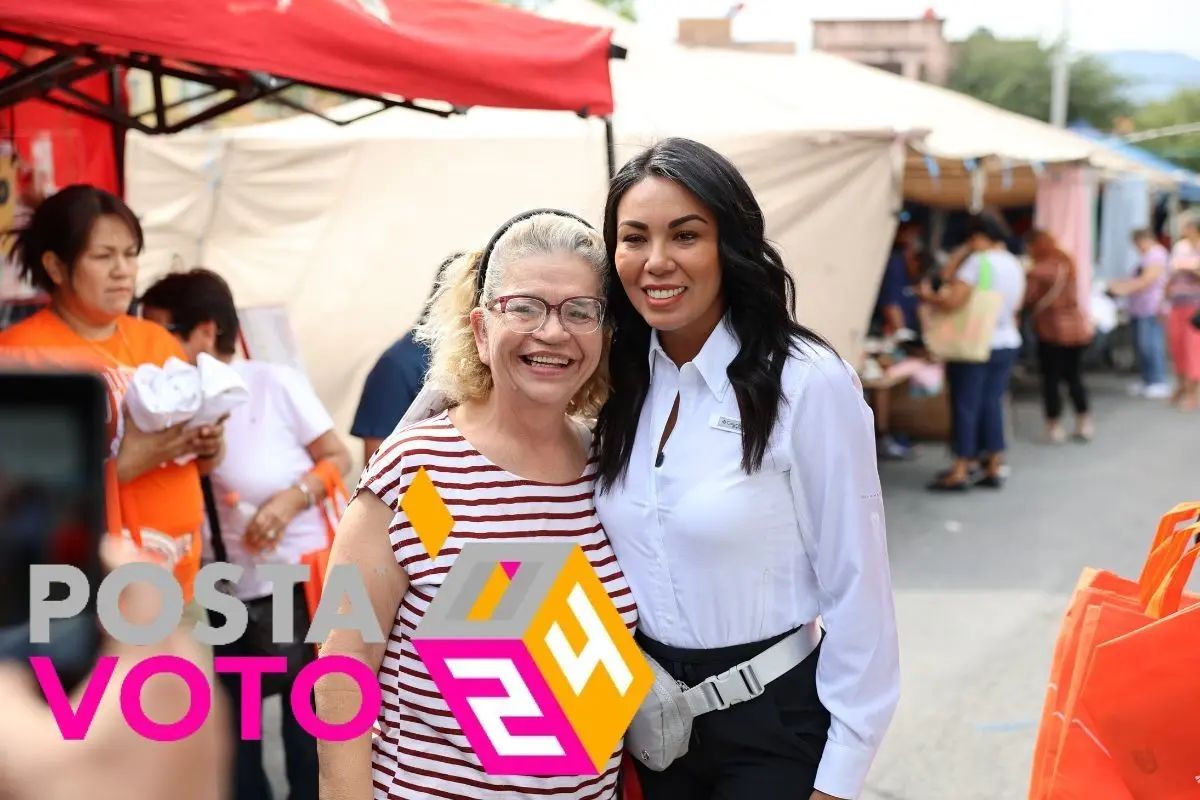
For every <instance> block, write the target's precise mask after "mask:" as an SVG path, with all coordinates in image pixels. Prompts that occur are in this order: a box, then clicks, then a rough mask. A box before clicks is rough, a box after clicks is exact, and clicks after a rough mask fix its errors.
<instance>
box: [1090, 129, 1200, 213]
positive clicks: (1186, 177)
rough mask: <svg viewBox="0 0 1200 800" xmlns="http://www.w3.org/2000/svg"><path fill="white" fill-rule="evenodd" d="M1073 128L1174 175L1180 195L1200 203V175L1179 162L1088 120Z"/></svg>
mask: <svg viewBox="0 0 1200 800" xmlns="http://www.w3.org/2000/svg"><path fill="white" fill-rule="evenodd" d="M1071 130H1072V131H1073V132H1074V133H1076V134H1078V135H1080V136H1083V137H1085V138H1087V139H1090V140H1091V141H1093V142H1097V143H1099V144H1101V145H1103V146H1104V147H1106V148H1108V149H1110V150H1112V151H1114V152H1116V153H1119V154H1120V155H1122V156H1124V157H1125V158H1128V159H1130V160H1131V161H1136V162H1138V163H1139V164H1142V165H1143V166H1145V167H1146V168H1147V169H1152V170H1156V171H1158V172H1161V173H1165V174H1167V175H1170V176H1172V177H1173V178H1174V179H1175V180H1176V182H1177V183H1178V185H1179V196H1180V199H1182V200H1183V201H1184V202H1187V203H1200V175H1197V174H1196V173H1194V172H1192V171H1190V170H1188V169H1185V168H1184V167H1181V166H1179V165H1178V164H1176V163H1174V162H1172V161H1168V160H1167V159H1165V158H1163V157H1162V156H1159V155H1156V154H1154V153H1152V152H1150V151H1149V150H1145V149H1143V148H1141V147H1138V146H1137V145H1134V144H1130V143H1129V142H1126V141H1124V140H1122V139H1119V138H1117V137H1116V136H1113V135H1111V134H1107V133H1103V132H1101V131H1098V130H1096V129H1095V128H1093V127H1092V126H1091V125H1088V124H1087V123H1086V122H1077V123H1074V124H1072V125H1071Z"/></svg>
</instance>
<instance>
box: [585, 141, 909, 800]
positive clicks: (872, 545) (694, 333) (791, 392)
mask: <svg viewBox="0 0 1200 800" xmlns="http://www.w3.org/2000/svg"><path fill="white" fill-rule="evenodd" d="M764 229H765V222H764V220H763V213H762V210H761V208H760V207H759V205H758V202H757V200H756V199H755V197H754V194H753V192H752V191H751V189H750V187H749V186H748V185H747V183H746V181H745V179H744V177H743V176H742V175H741V173H739V172H738V170H737V168H736V167H735V166H734V165H733V164H731V163H730V162H729V161H728V160H727V159H726V158H725V157H724V156H722V155H720V154H719V153H717V152H715V151H713V150H712V149H710V148H708V147H706V146H705V145H702V144H700V143H698V142H694V141H691V140H687V139H667V140H665V141H663V142H661V143H660V144H657V145H655V146H653V147H651V148H650V149H649V150H647V151H645V152H643V153H642V154H641V155H639V156H637V157H635V158H634V159H632V160H631V161H629V162H628V163H627V164H626V165H625V166H624V167H623V168H622V169H621V171H620V172H619V173H618V174H617V176H616V177H615V178H614V179H613V181H612V182H611V184H610V188H609V194H608V202H607V205H606V208H605V222H604V239H605V244H606V246H607V248H608V256H609V261H610V266H609V270H610V288H609V292H608V305H609V308H610V309H611V312H612V315H613V324H614V327H615V333H614V338H613V344H612V358H611V360H610V370H611V372H612V391H611V395H610V397H609V399H608V401H607V402H606V403H605V405H604V407H603V409H602V410H601V411H600V414H599V416H598V419H597V422H596V428H595V433H596V436H597V437H598V439H599V444H600V447H599V466H598V476H599V477H598V485H597V494H596V508H597V512H598V514H599V516H600V521H601V522H602V523H603V525H604V529H605V530H606V531H607V533H608V536H609V539H610V540H611V542H612V546H613V551H614V552H615V553H616V556H617V562H618V563H619V564H620V566H621V569H622V570H624V572H625V574H626V576H627V577H628V580H629V585H630V587H631V589H632V591H633V599H634V600H635V601H636V603H637V607H638V614H639V618H640V624H639V626H638V630H637V633H636V639H637V641H638V643H639V645H640V646H641V648H642V650H643V652H644V653H645V654H646V655H647V656H648V658H649V659H650V660H651V662H652V663H651V666H652V667H653V668H655V671H656V674H657V680H656V682H655V685H654V687H653V690H652V692H651V694H650V696H649V698H648V699H647V701H646V702H645V703H644V704H643V706H642V708H641V709H640V710H639V712H638V714H637V717H636V718H635V720H634V723H633V725H632V726H631V727H630V729H629V732H628V733H627V735H626V740H627V745H626V746H627V751H628V753H629V754H630V756H631V758H632V760H633V761H634V763H635V764H636V769H637V772H638V778H639V782H640V786H641V791H642V793H643V795H644V797H645V800H715V798H734V799H736V800H742V798H745V799H746V800H751V799H753V800H785V798H786V800H810V798H813V799H814V800H828V798H845V800H855V798H858V797H860V796H861V794H862V791H863V785H864V783H865V781H866V777H867V772H868V771H869V770H870V767H871V763H872V760H873V759H874V756H875V753H876V750H877V748H878V747H879V745H880V742H881V741H882V739H883V736H884V732H885V731H886V730H887V727H888V725H889V724H890V722H891V718H892V714H893V712H894V709H895V707H896V704H897V702H898V699H899V677H900V676H899V649H898V642H897V633H896V619H895V610H894V605H893V598H892V587H891V577H890V569H889V565H888V555H887V543H886V534H885V530H884V511H883V500H882V496H881V491H880V484H879V474H878V471H877V468H876V462H875V432H874V424H873V421H872V419H871V411H870V409H869V407H868V406H867V405H866V402H865V401H864V398H863V388H862V384H861V383H860V382H859V380H858V377H857V375H856V374H855V372H854V369H853V368H852V367H851V366H850V365H849V364H847V363H846V362H845V361H844V360H843V359H841V358H840V357H839V356H838V355H837V353H835V352H834V350H833V349H832V347H831V346H830V345H828V344H827V343H826V342H825V341H824V340H823V339H822V338H821V337H820V336H818V335H817V334H816V333H814V332H812V331H810V330H808V329H807V328H805V327H803V326H802V325H800V324H799V323H798V322H797V321H796V320H795V317H794V308H795V307H794V299H795V286H794V283H793V280H792V278H791V275H790V273H789V272H788V270H787V267H786V266H785V265H784V263H783V259H782V257H781V256H780V254H779V252H778V251H777V250H776V249H775V248H774V247H773V246H772V245H771V244H770V243H769V242H768V241H767V240H766V238H765V230H764ZM818 618H820V622H818Z"/></svg>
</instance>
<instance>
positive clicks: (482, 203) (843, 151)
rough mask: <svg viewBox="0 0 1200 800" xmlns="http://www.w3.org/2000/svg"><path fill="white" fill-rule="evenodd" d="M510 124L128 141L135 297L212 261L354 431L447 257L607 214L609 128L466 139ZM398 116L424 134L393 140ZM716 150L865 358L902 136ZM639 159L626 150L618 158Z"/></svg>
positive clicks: (415, 118) (767, 138) (801, 300)
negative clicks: (530, 222) (522, 232)
mask: <svg viewBox="0 0 1200 800" xmlns="http://www.w3.org/2000/svg"><path fill="white" fill-rule="evenodd" d="M512 114H518V115H521V114H525V115H530V116H532V117H539V116H542V115H541V114H540V113H539V112H500V111H494V110H489V109H475V110H473V111H471V112H470V113H469V114H467V115H466V117H465V118H452V119H448V120H440V122H442V123H444V125H443V127H442V131H445V132H446V133H445V135H443V136H437V135H434V133H435V132H438V131H437V129H436V126H435V127H432V128H431V127H429V122H427V121H426V119H425V118H426V117H427V116H428V115H423V114H413V113H408V114H403V113H397V112H385V113H383V114H380V115H378V116H377V117H375V118H372V119H371V120H363V122H362V123H356V124H355V125H352V126H348V127H346V128H344V129H342V128H334V127H333V126H330V125H329V124H328V123H321V124H322V125H323V126H324V127H323V128H322V130H323V132H324V136H323V137H319V138H318V137H311V136H310V137H304V136H299V135H291V136H283V135H275V134H269V133H268V132H267V131H262V132H259V133H257V134H256V133H255V132H253V130H252V129H244V130H241V131H223V132H219V133H213V134H208V135H201V134H199V133H195V134H183V135H180V136H172V137H146V136H142V135H139V134H131V135H130V139H129V156H128V160H127V180H128V185H129V199H130V202H131V204H132V206H133V208H134V209H135V210H136V211H137V212H138V213H139V214H140V215H141V216H142V221H143V225H144V227H145V230H146V234H147V252H146V254H145V255H144V256H143V259H142V269H141V273H142V275H141V281H140V282H141V284H142V286H141V288H143V289H144V288H145V286H146V285H147V284H148V283H149V282H151V281H153V280H154V279H155V278H156V277H158V276H160V275H162V274H163V273H164V272H166V271H168V270H169V269H172V268H178V267H179V266H189V267H190V266H194V265H202V266H205V267H208V268H210V269H214V270H216V271H217V272H218V273H220V274H221V275H223V276H224V277H225V278H226V279H227V280H228V281H229V282H230V285H231V287H232V289H233V291H234V293H235V296H236V297H237V300H238V303H239V305H241V306H243V307H245V306H259V305H284V306H286V307H287V309H288V314H289V318H290V320H291V324H292V326H293V328H294V330H295V334H296V339H297V341H298V343H299V348H300V353H301V357H302V359H303V362H304V365H305V367H306V370H307V372H308V374H309V376H310V378H311V379H312V381H313V384H314V386H315V388H316V390H317V392H318V394H319V396H320V397H321V399H322V400H323V401H324V403H325V404H326V406H327V408H329V410H330V412H331V413H332V414H333V416H334V419H335V421H336V423H337V426H338V429H339V431H341V432H342V433H343V434H348V431H349V426H350V423H351V421H352V418H353V414H354V409H355V407H356V405H357V403H358V400H359V396H360V392H361V388H362V385H363V382H364V380H365V378H366V374H367V372H368V371H369V370H370V368H371V366H372V365H373V364H374V363H375V361H376V359H377V358H378V357H379V355H380V353H382V352H383V350H384V349H385V348H386V347H387V346H388V345H389V344H391V343H392V342H393V341H394V340H395V339H397V338H399V337H400V336H401V335H403V333H404V332H405V331H406V330H408V329H409V328H410V327H411V326H412V324H413V323H414V321H415V320H416V318H417V316H418V314H419V312H420V309H421V306H422V304H423V303H424V301H425V297H426V296H427V294H428V291H429V287H430V285H431V282H432V279H433V275H434V273H435V271H436V269H437V266H438V264H439V263H440V262H441V261H442V259H443V258H444V257H445V256H446V255H448V254H449V253H451V252H454V251H456V250H460V249H470V248H476V247H482V246H483V245H484V244H485V243H486V242H487V240H488V239H489V238H490V236H491V235H492V233H493V232H494V230H495V228H496V227H497V226H499V225H500V224H501V223H503V222H504V221H505V220H506V219H508V218H509V217H510V216H512V214H514V213H516V212H518V211H520V210H522V209H526V208H535V207H541V206H555V207H559V208H563V209H566V210H569V211H573V212H575V213H578V214H581V215H583V216H584V217H585V218H587V219H591V220H594V221H596V222H599V221H600V219H601V215H602V212H603V208H604V198H605V194H606V190H607V186H608V178H607V164H606V154H605V140H604V129H603V125H602V124H601V123H600V122H599V121H598V120H580V119H572V118H567V121H569V122H571V123H572V124H573V127H574V128H575V130H574V131H573V135H554V134H553V133H550V134H546V133H542V132H540V131H539V129H538V128H537V126H536V125H534V126H532V127H531V128H526V130H527V133H526V135H525V136H518V135H511V136H487V135H480V134H479V133H478V132H477V133H475V134H474V135H473V136H472V135H468V132H467V131H465V130H463V128H464V127H469V123H470V121H471V120H472V118H476V117H477V115H478V116H479V117H485V118H486V117H495V116H502V117H510V116H511V115H512ZM387 116H392V121H393V125H395V124H397V121H398V120H400V121H404V122H412V123H413V125H414V126H415V127H416V128H418V129H420V130H419V131H418V132H416V133H411V134H410V133H407V132H405V131H404V130H403V126H402V125H401V126H400V130H393V131H392V132H391V133H390V134H385V133H384V132H383V131H382V130H380V127H381V126H382V125H383V122H384V118H385V117H387ZM560 116H561V115H560ZM316 122H320V120H316ZM359 125H366V126H367V127H363V128H360V127H359ZM371 125H373V126H374V129H373V130H372V128H371ZM262 127H263V128H271V127H272V126H262ZM360 132H361V135H360ZM227 134H232V135H227ZM704 140H705V141H706V142H707V143H708V144H711V145H713V146H714V147H716V148H717V149H718V150H720V151H721V152H723V153H725V154H726V155H727V156H728V157H730V158H731V159H732V160H733V161H734V163H736V164H738V166H739V167H740V168H741V169H742V170H743V172H744V174H745V175H746V177H747V179H748V180H749V181H750V183H751V185H752V187H753V188H754V190H755V192H756V195H757V197H758V199H759V202H760V204H761V205H762V207H763V209H764V211H765V214H766V220H767V228H768V235H769V236H770V237H771V238H772V240H773V241H775V242H776V244H777V245H779V247H780V250H781V251H782V253H783V255H784V259H785V262H786V263H787V264H788V266H789V267H790V269H791V270H792V272H793V275H794V276H795V278H796V282H797V296H798V297H797V300H798V303H797V305H798V312H799V315H800V318H801V319H803V320H804V322H805V323H806V324H809V325H811V326H812V327H814V328H816V329H817V330H819V331H821V332H822V333H823V334H825V335H826V336H827V337H828V338H829V339H830V340H831V341H832V343H833V344H834V345H835V346H836V347H837V348H838V349H839V350H840V351H841V352H842V353H843V355H844V356H845V357H846V358H848V359H850V360H852V361H853V360H856V359H858V358H859V355H860V354H861V350H862V340H863V337H864V335H865V328H866V325H867V321H868V318H869V316H870V310H871V308H872V307H873V305H874V301H875V294H876V288H877V286H878V284H879V278H880V275H881V274H882V270H883V266H884V263H885V260H886V253H887V249H888V246H889V244H890V242H891V237H892V233H893V231H894V225H895V217H894V212H895V210H896V208H897V206H898V203H899V181H898V180H897V177H896V156H895V144H894V143H893V142H892V140H890V139H873V138H865V137H846V138H841V139H830V140H827V141H822V142H815V141H813V140H812V139H811V137H808V136H806V135H803V134H788V133H765V134H757V135H731V136H726V137H724V138H720V137H705V139H704ZM639 149H640V147H639V146H638V145H628V146H621V147H619V148H618V164H620V163H623V161H624V160H625V159H627V158H628V157H629V156H630V155H632V154H633V153H635V152H637V151H638V150H639Z"/></svg>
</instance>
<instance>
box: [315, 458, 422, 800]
mask: <svg viewBox="0 0 1200 800" xmlns="http://www.w3.org/2000/svg"><path fill="white" fill-rule="evenodd" d="M394 438H395V437H394V436H393V439H394ZM388 445H393V446H392V447H391V448H390V450H389V455H388V456H387V457H385V458H380V457H378V456H377V457H376V458H375V459H374V460H373V461H372V462H371V463H370V464H369V465H368V466H367V468H366V470H365V471H364V473H363V477H362V482H361V483H360V485H359V490H358V492H357V493H356V494H355V496H354V499H353V500H351V501H350V505H349V506H347V508H346V513H345V514H344V515H343V516H342V520H341V523H340V524H339V525H338V530H337V534H336V535H335V536H334V539H333V550H332V552H331V553H330V557H329V567H330V569H333V568H334V567H337V566H342V565H347V566H351V567H354V568H355V569H356V571H357V572H358V574H359V575H360V576H361V578H362V581H363V585H364V586H365V587H366V590H367V596H368V598H370V601H371V607H372V609H373V610H374V612H375V618H376V620H377V621H378V623H379V629H380V630H381V631H382V632H383V635H384V642H382V643H368V642H364V641H363V638H362V635H361V634H360V632H359V631H357V630H353V629H351V630H344V629H334V630H333V631H331V632H330V634H329V638H328V639H326V641H325V644H324V646H323V647H322V648H321V655H322V656H330V655H340V656H349V657H350V658H354V659H357V660H358V661H361V662H363V663H364V664H365V665H366V666H367V668H368V669H370V670H371V672H372V673H374V674H378V673H379V668H380V666H381V665H382V664H383V657H384V654H385V652H386V650H387V643H386V640H387V637H388V635H389V634H390V633H391V631H392V627H393V625H394V624H395V619H396V611H397V609H398V608H399V607H400V603H401V601H402V600H403V599H404V595H405V593H406V592H407V591H408V575H407V574H406V573H405V571H404V569H403V568H402V567H401V566H400V564H399V562H398V561H397V560H396V555H395V553H394V552H393V550H392V541H391V536H390V534H389V529H390V528H391V526H392V523H393V521H394V520H395V519H396V518H397V517H398V516H402V515H403V514H404V511H403V509H402V508H401V507H400V497H399V495H400V492H399V490H398V488H397V486H396V484H398V483H399V481H398V480H396V478H398V477H399V476H400V475H401V474H402V471H403V462H404V458H403V454H402V452H401V451H402V449H403V443H400V442H393V441H388V442H385V445H384V446H385V447H387V446H388ZM382 450H383V448H381V453H382ZM340 610H341V611H342V612H343V613H344V612H345V611H346V610H347V609H346V608H345V607H343V608H342V609H340ZM361 702H362V696H361V693H360V691H359V689H358V685H357V684H356V683H355V682H354V680H353V679H351V678H349V677H347V676H346V675H343V674H341V673H336V672H334V673H329V674H327V675H325V676H323V677H322V678H321V679H320V680H319V681H318V682H317V686H316V706H317V714H318V716H319V717H320V718H321V719H322V720H324V721H325V722H328V723H332V724H340V723H344V722H348V721H349V720H350V719H352V718H353V717H354V715H355V714H356V713H357V712H358V709H359V706H360V704H361ZM317 752H318V755H319V758H320V772H321V778H320V795H321V798H322V800H363V798H370V797H372V796H373V792H374V790H373V788H372V777H371V733H370V732H368V733H366V734H364V735H363V736H361V737H359V738H358V739H352V740H349V741H345V742H330V741H320V742H318V743H317Z"/></svg>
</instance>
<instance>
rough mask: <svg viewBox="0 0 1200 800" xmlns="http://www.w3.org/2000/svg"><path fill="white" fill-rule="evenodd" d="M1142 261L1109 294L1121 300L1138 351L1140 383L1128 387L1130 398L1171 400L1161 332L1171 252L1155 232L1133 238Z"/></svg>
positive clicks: (1164, 341) (1164, 336) (1111, 286)
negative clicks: (1124, 303) (1160, 241)
mask: <svg viewBox="0 0 1200 800" xmlns="http://www.w3.org/2000/svg"><path fill="white" fill-rule="evenodd" d="M1133 243H1134V245H1136V246H1137V249H1138V252H1139V253H1140V254H1141V258H1140V260H1139V262H1138V267H1137V271H1136V272H1135V273H1134V275H1133V277H1130V278H1127V279H1125V280H1120V281H1113V282H1112V283H1110V284H1109V285H1108V293H1109V294H1110V295H1112V296H1114V297H1124V298H1126V302H1127V303H1128V309H1129V318H1130V323H1131V324H1132V326H1133V336H1134V342H1135V345H1136V347H1137V359H1138V372H1139V374H1140V376H1141V380H1140V381H1138V382H1137V383H1135V384H1134V385H1133V386H1131V387H1130V394H1134V395H1137V396H1140V397H1146V398H1150V399H1165V398H1168V397H1170V396H1171V387H1170V386H1168V385H1167V343H1166V334H1165V332H1164V330H1163V299H1164V290H1165V289H1166V286H1167V270H1168V269H1169V267H1170V264H1171V252H1170V251H1169V250H1167V248H1165V247H1163V246H1162V244H1160V243H1159V241H1158V239H1157V238H1156V237H1155V236H1154V231H1151V230H1147V229H1142V230H1139V231H1135V232H1134V234H1133Z"/></svg>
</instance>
